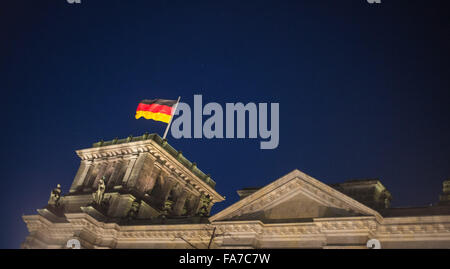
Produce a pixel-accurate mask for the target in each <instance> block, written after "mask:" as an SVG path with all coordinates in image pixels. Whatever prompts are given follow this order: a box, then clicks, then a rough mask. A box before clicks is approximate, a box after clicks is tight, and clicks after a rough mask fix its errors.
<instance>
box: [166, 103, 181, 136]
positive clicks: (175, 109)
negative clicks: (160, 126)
mask: <svg viewBox="0 0 450 269" xmlns="http://www.w3.org/2000/svg"><path fill="white" fill-rule="evenodd" d="M180 98H181V96H178V100H177V103H176V104H175V106H174V107H173V111H172V115H170V120H169V123H168V124H167V127H166V131H165V132H164V135H163V139H166V136H167V132H168V131H169V128H170V124H171V123H172V119H173V115H175V112H176V111H177V106H178V103H179V102H180Z"/></svg>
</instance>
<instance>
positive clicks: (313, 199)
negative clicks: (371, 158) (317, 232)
mask: <svg viewBox="0 0 450 269" xmlns="http://www.w3.org/2000/svg"><path fill="white" fill-rule="evenodd" d="M351 216H376V217H380V218H381V215H380V214H379V213H378V212H376V211H375V210H373V209H371V208H369V207H367V206H365V205H363V204H361V203H360V202H358V201H356V200H354V199H352V198H350V197H348V196H347V195H345V194H343V193H341V192H339V191H337V190H335V189H334V188H332V187H330V186H328V185H326V184H324V183H322V182H320V181H318V180H317V179H314V178H312V177H310V176H308V175H306V174H305V173H303V172H301V171H299V170H294V171H292V172H290V173H289V174H287V175H285V176H283V177H281V178H279V179H277V180H275V181H274V182H272V183H270V184H269V185H267V186H265V187H263V188H261V189H259V190H258V191H256V192H254V193H253V194H251V195H249V196H247V197H245V198H243V199H242V200H240V201H238V202H236V203H234V204H233V205H231V206H229V207H228V208H226V209H224V210H222V211H221V212H219V213H217V214H215V215H214V216H212V217H210V221H221V220H261V221H263V222H266V221H267V222H290V221H302V220H303V221H307V220H311V219H314V218H330V217H351Z"/></svg>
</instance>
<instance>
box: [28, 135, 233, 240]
mask: <svg viewBox="0 0 450 269" xmlns="http://www.w3.org/2000/svg"><path fill="white" fill-rule="evenodd" d="M76 153H77V155H78V156H79V157H80V159H81V164H80V166H79V169H78V172H77V173H76V175H75V178H74V180H73V183H72V186H71V187H70V190H69V193H67V194H66V195H62V193H61V188H60V186H58V187H57V188H56V189H54V190H53V191H52V193H51V197H50V200H49V204H48V205H47V206H46V207H45V208H43V209H38V212H39V215H40V216H42V217H44V218H46V219H48V220H50V221H51V222H53V223H61V222H68V223H69V222H70V220H68V219H67V216H69V215H71V216H72V215H74V214H75V215H76V213H86V214H88V215H90V216H91V217H93V218H94V219H96V220H98V221H101V222H103V223H116V224H119V225H138V224H144V225H145V224H170V223H172V224H179V223H181V224H182V223H205V222H207V221H208V220H207V217H208V216H209V213H210V210H211V207H212V206H213V205H214V203H216V202H220V201H223V200H224V197H222V196H221V195H220V194H218V193H217V192H216V191H215V189H214V188H215V184H216V183H215V182H214V181H213V180H212V179H211V177H210V176H209V175H206V174H204V173H203V172H202V171H201V170H200V169H199V168H197V165H196V163H193V162H190V161H189V160H187V159H186V158H185V157H184V156H183V154H182V153H181V151H177V150H175V149H174V148H173V147H171V146H170V145H169V144H168V143H167V141H166V140H163V139H162V138H161V137H159V136H158V135H157V134H144V135H143V136H140V137H131V136H130V137H128V138H125V139H114V140H112V141H100V142H98V143H95V144H93V146H92V147H91V148H88V149H82V150H77V151H76ZM25 221H26V220H25ZM45 236H46V235H42V234H40V235H36V234H33V233H30V235H29V236H28V237H27V239H26V241H25V243H24V244H23V245H22V247H26V248H28V247H40V245H36V244H38V242H40V243H41V244H42V241H45V240H46V239H42V237H45ZM38 237H39V238H38ZM72 237H73V236H72ZM75 237H76V236H75ZM47 241H48V240H47ZM49 241H51V240H49ZM61 243H63V242H61ZM58 244H59V243H58Z"/></svg>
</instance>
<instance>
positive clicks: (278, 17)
mask: <svg viewBox="0 0 450 269" xmlns="http://www.w3.org/2000/svg"><path fill="white" fill-rule="evenodd" d="M445 2H446V1H425V0H422V1H406V0H405V1H402V0H395V1H393V0H390V1H388V0H382V4H379V5H369V4H368V3H367V2H366V1H365V0H352V1H349V0H345V1H344V0H343V1H336V0H321V1H319V0H314V1H313V0H310V1H306V0H304V1H242V0H241V1H230V0H227V1H173V0H165V1H163V0H153V1H144V0H142V1H119V0H82V3H81V4H79V5H69V4H67V3H66V0H52V1H44V0H29V1H25V0H9V1H1V3H0V38H1V39H0V89H1V93H2V99H1V104H2V105H1V107H0V109H1V115H2V132H1V140H0V143H1V148H2V150H1V156H2V157H1V163H0V165H1V167H0V168H1V170H0V171H1V173H2V188H1V189H2V193H1V198H2V208H1V209H2V212H1V214H2V221H1V224H0V225H1V226H0V231H1V242H0V243H1V245H0V247H2V248H16V247H19V246H20V243H21V242H22V241H23V240H24V238H25V236H26V234H27V231H26V227H25V224H24V223H23V221H22V220H21V215H22V214H35V213H36V211H35V209H36V208H42V207H43V206H45V204H46V202H47V200H48V197H49V193H50V190H51V189H52V188H54V187H55V186H56V184H57V183H60V184H62V186H63V191H64V192H67V191H68V189H69V187H70V184H71V183H72V179H73V177H74V176H75V173H76V170H77V168H78V165H79V160H78V157H77V156H76V154H75V152H74V151H75V150H76V149H81V148H88V147H90V146H91V144H92V143H93V142H96V141H98V140H100V139H102V138H103V139H105V140H110V139H113V138H114V137H116V136H118V137H126V136H128V135H130V134H133V135H135V136H137V135H141V134H143V133H144V132H146V131H148V132H157V133H159V134H160V135H162V133H163V131H164V127H165V124H163V123H160V122H153V121H146V120H135V119H134V113H135V109H136V106H137V103H138V102H139V101H140V100H141V99H145V98H149V99H152V98H166V99H175V98H176V97H177V96H179V95H181V97H182V100H183V101H184V102H187V103H191V104H192V100H193V95H194V94H202V95H203V101H204V103H207V102H218V103H221V104H222V105H224V104H225V103H226V102H233V103H234V102H243V103H247V102H255V103H257V102H268V103H271V102H278V103H280V144H279V147H278V148H277V149H275V150H260V149H259V139H255V140H248V139H245V140H238V139H234V140H230V139H223V140H217V139H213V140H207V139H196V140H194V139H180V140H175V139H173V138H172V139H171V138H170V137H169V143H170V144H172V145H173V146H174V147H175V148H176V149H179V150H182V151H183V153H184V155H185V156H186V157H187V158H188V159H190V160H191V161H195V162H197V164H198V166H199V168H200V169H202V170H203V171H204V172H205V173H210V174H211V176H212V178H213V179H214V180H215V181H216V182H217V190H218V192H220V193H221V194H223V195H225V196H226V197H227V200H226V201H225V202H222V203H220V204H217V205H216V206H215V207H214V208H213V210H214V212H217V211H218V210H220V209H223V208H225V207H226V206H228V205H230V204H231V203H233V202H235V201H236V200H237V199H238V196H237V194H236V190H237V189H239V188H243V187H248V186H263V185H266V184H268V183H270V182H272V181H274V180H275V179H277V178H279V177H280V176H282V175H284V174H286V173H288V172H290V171H291V170H293V169H295V168H298V169H300V170H302V171H303V172H305V173H307V174H309V175H311V176H313V177H315V178H317V179H319V180H321V181H323V182H325V183H336V182H342V181H344V180H347V179H352V178H373V177H375V178H380V179H381V181H382V183H383V184H384V185H385V186H386V187H387V188H388V189H389V190H390V191H391V193H392V194H393V197H394V199H393V204H394V206H417V205H426V204H429V203H433V202H436V201H437V199H438V195H439V193H440V192H441V188H442V181H443V180H445V179H446V178H449V177H450V166H449V154H450V140H449V137H450V127H449V126H450V125H449V115H450V105H449V98H450V65H449V62H450V19H449V17H450V14H449V13H450V12H449V10H450V9H449V8H448V6H445V4H446V3H445ZM447 5H448V4H447Z"/></svg>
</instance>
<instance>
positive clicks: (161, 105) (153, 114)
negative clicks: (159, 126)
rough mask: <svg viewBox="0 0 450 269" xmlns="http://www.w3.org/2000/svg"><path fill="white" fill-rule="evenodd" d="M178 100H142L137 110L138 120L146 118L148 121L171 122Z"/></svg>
mask: <svg viewBox="0 0 450 269" xmlns="http://www.w3.org/2000/svg"><path fill="white" fill-rule="evenodd" d="M176 104H177V100H166V99H153V100H142V101H141V102H140V103H139V105H138V107H137V109H136V119H139V118H140V117H144V118H146V119H147V120H150V119H152V120H156V121H162V122H165V123H169V122H170V118H171V117H172V114H173V112H174V111H173V110H174V107H175V105H176Z"/></svg>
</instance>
